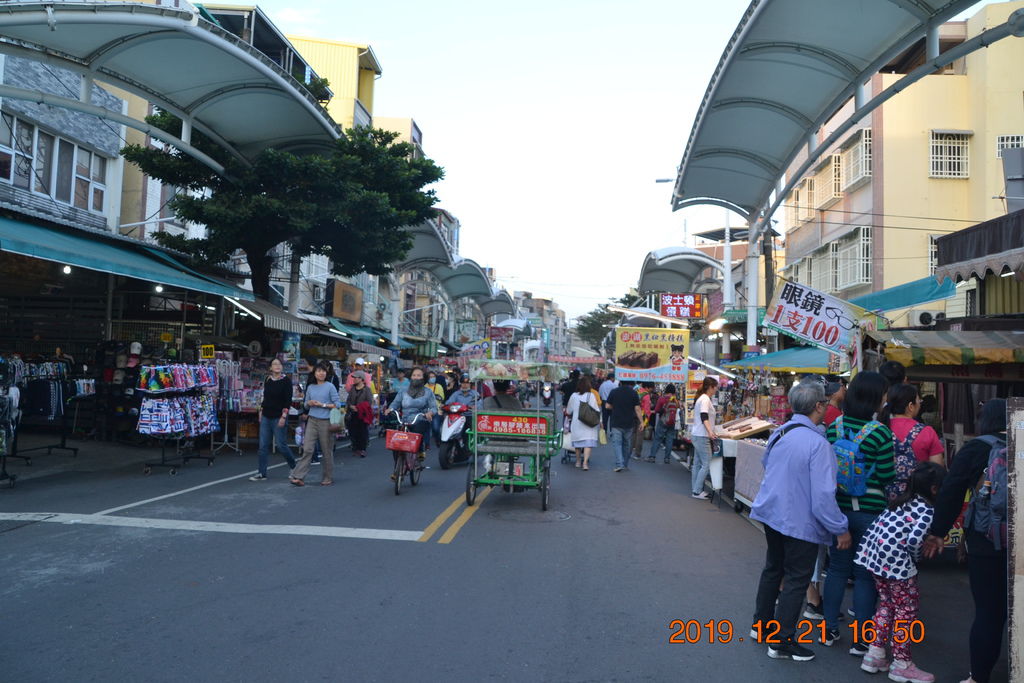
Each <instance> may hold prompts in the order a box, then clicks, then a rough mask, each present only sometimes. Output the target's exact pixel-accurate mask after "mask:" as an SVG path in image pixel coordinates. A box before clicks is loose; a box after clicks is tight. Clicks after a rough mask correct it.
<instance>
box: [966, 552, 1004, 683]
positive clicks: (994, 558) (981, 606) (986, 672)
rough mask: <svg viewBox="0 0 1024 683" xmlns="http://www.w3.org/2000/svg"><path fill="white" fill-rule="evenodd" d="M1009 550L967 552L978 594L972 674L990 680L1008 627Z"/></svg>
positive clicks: (983, 682) (984, 681)
mask: <svg viewBox="0 0 1024 683" xmlns="http://www.w3.org/2000/svg"><path fill="white" fill-rule="evenodd" d="M1007 571H1008V568H1007V560H1006V552H1001V553H999V554H997V555H991V556H989V555H971V554H970V552H968V554H967V574H968V576H969V578H970V581H971V595H972V596H973V597H974V623H973V624H971V639H970V645H971V677H972V678H973V679H974V680H976V681H978V683H988V680H989V677H990V676H991V675H992V667H994V666H995V665H996V660H998V659H999V653H1000V652H1001V651H1002V649H1003V631H1004V630H1005V629H1006V611H1007V593H1006V575H1007Z"/></svg>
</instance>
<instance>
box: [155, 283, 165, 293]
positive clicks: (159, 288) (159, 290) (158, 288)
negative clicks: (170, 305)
mask: <svg viewBox="0 0 1024 683" xmlns="http://www.w3.org/2000/svg"><path fill="white" fill-rule="evenodd" d="M153 291H155V292H156V293H157V294H159V293H160V292H162V291H164V286H163V285H157V286H156V287H154V288H153Z"/></svg>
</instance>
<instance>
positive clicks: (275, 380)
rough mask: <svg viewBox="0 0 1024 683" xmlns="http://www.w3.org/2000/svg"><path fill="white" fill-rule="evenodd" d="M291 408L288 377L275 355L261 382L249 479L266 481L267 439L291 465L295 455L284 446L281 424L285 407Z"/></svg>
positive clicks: (289, 448)
mask: <svg viewBox="0 0 1024 683" xmlns="http://www.w3.org/2000/svg"><path fill="white" fill-rule="evenodd" d="M291 407H292V380H291V378H290V377H288V375H286V374H284V366H283V365H282V364H281V361H280V360H278V359H277V358H275V359H274V360H272V361H270V375H269V376H268V377H267V379H266V380H264V382H263V404H262V406H261V407H260V451H259V472H257V473H256V474H254V475H253V476H251V477H249V481H266V479H267V463H268V461H269V460H270V442H271V441H276V442H277V447H278V448H279V449H280V450H281V455H283V456H284V459H285V460H287V461H288V467H289V468H291V469H294V468H295V456H294V455H292V449H291V447H290V446H289V445H288V435H287V433H286V430H285V425H286V424H287V423H288V410H289V409H290V408H291Z"/></svg>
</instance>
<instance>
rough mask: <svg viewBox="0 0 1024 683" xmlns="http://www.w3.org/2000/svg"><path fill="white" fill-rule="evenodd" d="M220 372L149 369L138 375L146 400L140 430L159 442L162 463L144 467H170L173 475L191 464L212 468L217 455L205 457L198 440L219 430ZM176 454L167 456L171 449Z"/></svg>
mask: <svg viewBox="0 0 1024 683" xmlns="http://www.w3.org/2000/svg"><path fill="white" fill-rule="evenodd" d="M217 387H218V380H217V370H216V368H215V367H213V366H207V365H185V364H176V365H159V366H155V365H150V366H143V367H142V368H141V371H140V373H139V382H138V391H139V392H140V393H142V394H143V395H144V396H145V398H144V399H143V401H142V406H141V408H140V410H139V423H138V426H137V430H138V431H139V433H140V434H145V435H148V436H152V437H156V438H158V439H159V440H160V460H159V461H150V462H147V463H145V465H144V466H143V470H142V472H143V474H149V473H150V472H151V471H152V468H153V467H167V468H169V471H170V473H171V474H172V475H174V474H177V473H178V469H179V468H180V467H182V466H184V465H185V464H186V463H188V461H189V460H206V464H207V466H210V465H213V461H214V457H215V454H214V453H213V451H212V449H211V452H210V454H209V455H202V453H201V452H200V449H199V446H198V444H199V439H198V438H197V437H199V436H203V435H205V434H212V433H213V432H215V431H217V430H218V429H219V428H220V425H219V423H218V420H217V407H216V406H217V403H216V401H217ZM170 442H173V444H174V451H173V453H171V454H168V445H169V443H170Z"/></svg>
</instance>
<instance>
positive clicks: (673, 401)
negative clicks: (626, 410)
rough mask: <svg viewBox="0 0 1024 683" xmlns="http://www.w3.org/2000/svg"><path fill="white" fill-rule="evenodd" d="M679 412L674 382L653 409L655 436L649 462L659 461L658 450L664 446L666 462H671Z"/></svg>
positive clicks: (667, 387) (652, 439) (652, 440)
mask: <svg viewBox="0 0 1024 683" xmlns="http://www.w3.org/2000/svg"><path fill="white" fill-rule="evenodd" d="M641 408H643V406H641ZM678 414H679V400H678V399H677V398H676V387H675V385H674V384H669V385H667V386H666V387H665V393H664V394H663V395H662V396H661V397H660V398H658V402H657V403H656V404H655V405H654V408H653V409H652V419H653V420H654V436H653V437H652V438H651V452H650V453H649V454H648V455H647V462H655V461H657V459H658V458H657V456H658V451H659V450H660V449H662V448H664V449H665V464H666V465H667V464H668V463H669V462H671V460H672V444H673V442H674V441H675V438H676V416H677V415H678Z"/></svg>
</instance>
